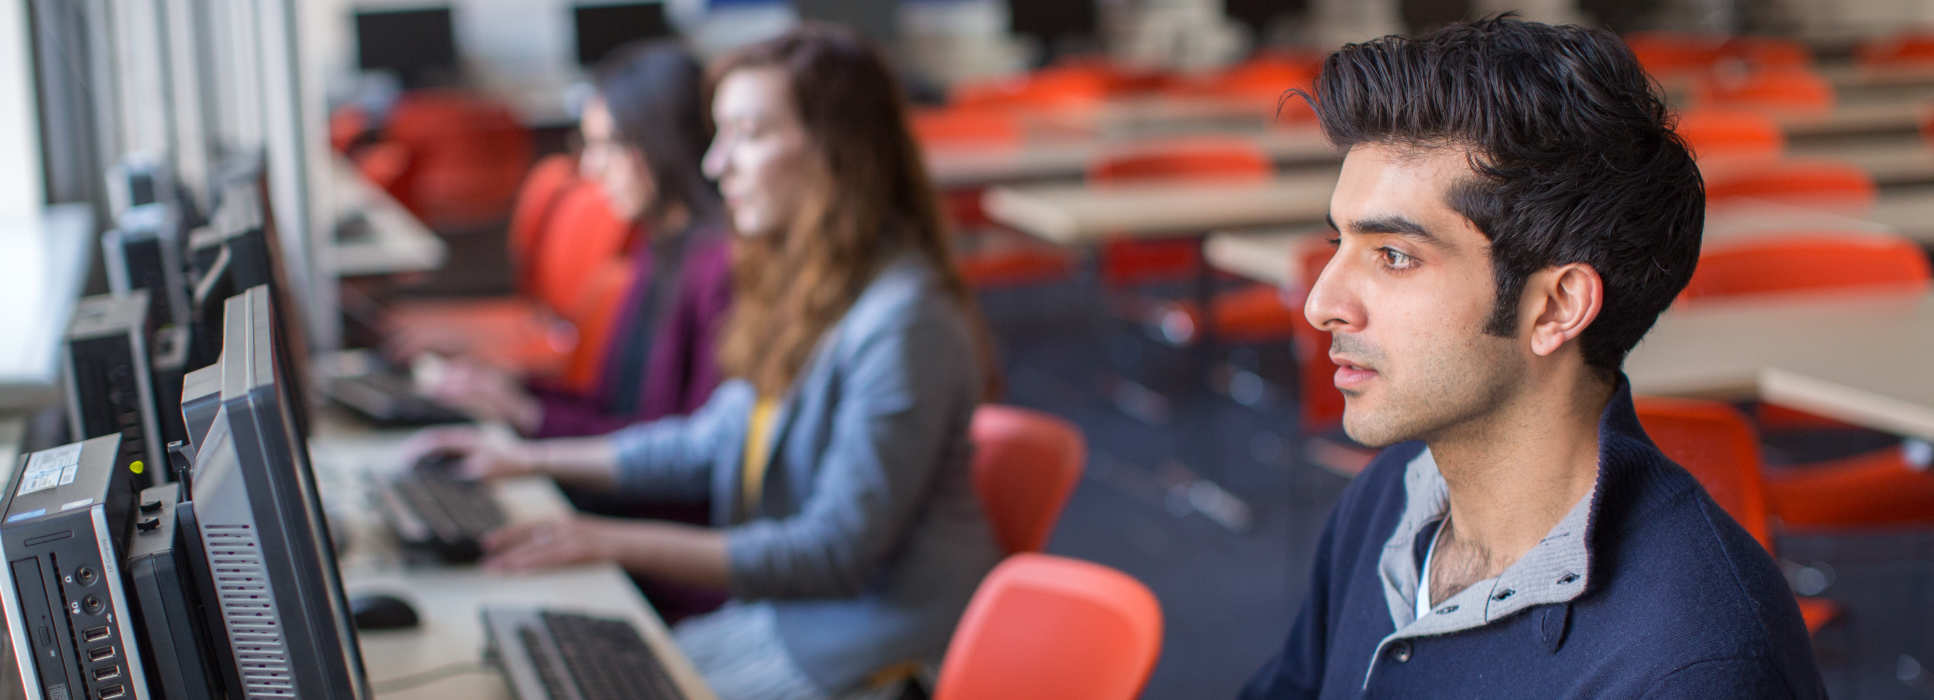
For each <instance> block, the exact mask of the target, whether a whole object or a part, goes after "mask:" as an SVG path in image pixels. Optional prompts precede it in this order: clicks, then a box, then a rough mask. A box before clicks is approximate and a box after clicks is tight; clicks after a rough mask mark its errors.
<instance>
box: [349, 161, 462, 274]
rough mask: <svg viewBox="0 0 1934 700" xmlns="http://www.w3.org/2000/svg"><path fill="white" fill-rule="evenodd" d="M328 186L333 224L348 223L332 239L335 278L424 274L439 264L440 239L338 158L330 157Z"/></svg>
mask: <svg viewBox="0 0 1934 700" xmlns="http://www.w3.org/2000/svg"><path fill="white" fill-rule="evenodd" d="M329 184H330V187H331V188H332V191H333V195H332V196H333V197H334V199H335V202H336V211H337V212H338V214H337V220H338V221H342V222H348V223H347V224H346V225H345V226H344V230H343V232H342V233H343V234H344V235H336V236H332V237H331V244H330V254H329V258H330V265H331V266H332V267H333V268H334V270H335V274H336V276H338V277H359V276H368V275H390V274H397V273H404V272H427V271H430V270H435V269H437V268H439V267H442V266H443V260H444V258H445V256H446V255H447V254H448V251H447V250H446V249H445V247H444V245H443V239H441V238H438V237H437V235H436V234H435V233H433V232H431V231H430V229H429V227H428V226H425V225H423V222H422V221H419V220H417V218H416V216H415V215H414V214H411V213H410V212H409V210H407V209H404V208H403V205H401V204H398V203H397V202H396V200H395V199H393V198H391V197H390V196H389V193H387V192H384V191H383V190H382V188H379V187H376V186H375V185H372V184H370V182H369V180H367V179H364V178H363V176H362V173H360V172H357V170H356V166H355V165H354V164H352V163H350V162H349V161H348V160H347V159H344V158H342V157H341V156H336V157H334V158H331V159H330V162H329Z"/></svg>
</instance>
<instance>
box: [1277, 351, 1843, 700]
mask: <svg viewBox="0 0 1934 700" xmlns="http://www.w3.org/2000/svg"><path fill="white" fill-rule="evenodd" d="M1423 450H1424V446H1423V445H1422V444H1419V443H1410V444H1404V445H1398V446H1394V447H1392V448H1390V449H1388V450H1385V451H1384V452H1383V453H1382V454H1380V455H1378V457H1377V459H1376V460H1375V461H1374V462H1372V464H1371V465H1370V467H1369V468H1368V469H1366V470H1365V471H1364V472H1363V473H1362V474H1361V475H1359V476H1358V477H1357V478H1356V481H1355V482H1353V483H1352V484H1350V486H1349V488H1347V489H1346V490H1345V491H1344V493H1343V496H1342V498H1341V500H1340V501H1339V502H1338V504H1337V506H1336V509H1335V510H1334V511H1332V512H1331V514H1330V518H1329V522H1328V524H1327V525H1326V526H1325V528H1324V532H1323V537H1322V540H1321V541H1320V542H1319V543H1318V546H1317V550H1316V557H1315V561H1314V562H1313V563H1312V566H1311V573H1310V586H1309V594H1308V598H1307V599H1306V600H1305V601H1304V604H1303V609H1302V611H1301V613H1299V614H1298V615H1297V618H1296V621H1295V623H1294V626H1293V627H1292V628H1291V629H1290V634H1289V640H1288V642H1287V644H1286V645H1285V646H1284V648H1283V651H1282V653H1281V654H1280V655H1279V656H1277V657H1276V658H1275V659H1273V660H1271V661H1270V662H1269V663H1268V664H1267V665H1266V666H1264V667H1263V669H1262V670H1261V671H1260V672H1258V673H1257V674H1256V676H1255V677H1254V678H1252V679H1251V680H1250V682H1249V686H1248V687H1247V688H1246V689H1245V690H1244V692H1243V697H1244V698H1304V697H1312V698H1313V697H1324V698H1337V697H1358V696H1367V697H1403V698H1419V697H1433V698H1435V697H1537V698H1555V697H1578V696H1594V697H1686V698H1732V697H1738V698H1786V697H1794V698H1817V697H1824V696H1825V691H1824V689H1823V688H1822V685H1821V681H1820V673H1819V669H1818V668H1817V667H1816V666H1815V664H1814V660H1813V649H1812V644H1811V642H1810V640H1809V639H1808V637H1807V632H1806V627H1805V625H1804V624H1803V623H1802V621H1801V618H1800V613H1799V609H1798V608H1797V606H1796V605H1795V604H1794V600H1793V593H1792V591H1791V590H1790V589H1789V588H1788V587H1787V585H1786V581H1785V579H1783V578H1782V577H1781V575H1780V572H1779V569H1778V568H1777V567H1776V566H1775V565H1774V563H1773V560H1772V558H1771V557H1769V556H1768V555H1767V553H1766V551H1765V550H1764V549H1763V548H1761V547H1760V545H1759V544H1758V542H1756V541H1755V540H1754V539H1753V538H1752V536H1751V535H1748V534H1747V533H1746V531H1745V530H1743V529H1742V528H1740V526H1739V524H1738V523H1736V522H1734V521H1733V519H1732V518H1731V517H1729V516H1727V514H1726V513H1725V511H1723V510H1721V509H1720V507H1719V506H1718V505H1717V504H1715V503H1714V502H1713V500H1712V498H1711V497H1710V496H1708V495H1706V492H1705V490H1704V489H1703V488H1701V487H1700V486H1699V484H1698V482H1696V481H1694V480H1693V478H1692V476H1691V475H1690V474H1687V473H1686V471H1685V470H1684V469H1682V468H1680V467H1679V466H1678V465H1676V464H1673V463H1672V462H1671V461H1669V460H1667V459H1666V458H1665V456H1664V455H1662V454H1660V453H1659V450H1658V448H1657V447H1655V446H1653V445H1652V443H1651V441H1650V440H1648V439H1647V438H1646V436H1645V433H1644V431H1643V430H1642V429H1641V428H1640V427H1639V424H1638V418H1637V416H1636V415H1634V413H1633V409H1632V397H1631V392H1630V389H1629V388H1628V385H1627V384H1626V382H1625V381H1624V379H1623V378H1622V377H1621V378H1620V381H1619V388H1618V390H1617V391H1616V392H1615V393H1614V395H1613V398H1612V400H1611V401H1610V402H1609V404H1608V405H1607V406H1606V408H1605V412H1604V414H1603V415H1602V417H1601V418H1600V420H1599V472H1598V481H1597V485H1596V487H1595V488H1594V490H1593V495H1592V496H1591V503H1590V506H1589V516H1588V519H1587V521H1586V526H1585V533H1584V537H1585V548H1586V550H1587V552H1588V555H1587V561H1588V563H1587V564H1586V566H1587V567H1589V574H1588V575H1587V576H1585V577H1583V581H1582V584H1583V589H1582V591H1581V592H1579V593H1577V594H1576V595H1575V596H1572V597H1571V598H1570V599H1569V600H1566V601H1560V602H1554V603H1550V604H1541V605H1536V606H1532V607H1528V608H1525V609H1523V610H1520V611H1516V612H1515V613H1513V614H1510V615H1508V616H1504V617H1501V618H1499V619H1493V620H1489V621H1488V622H1487V623H1485V624H1482V625H1481V626H1477V627H1475V628H1471V629H1465V630H1462V631H1456V632H1450V633H1447V634H1441V635H1434V636H1420V637H1414V638H1409V639H1401V640H1394V641H1391V642H1390V643H1388V644H1382V645H1381V646H1382V648H1381V650H1380V649H1379V646H1380V643H1382V642H1384V641H1385V637H1387V636H1390V635H1391V634H1392V633H1393V632H1395V631H1396V629H1397V628H1396V625H1397V624H1398V623H1397V622H1396V621H1395V620H1393V619H1392V616H1393V611H1392V606H1391V605H1390V604H1388V602H1387V601H1386V597H1385V593H1384V585H1383V583H1382V579H1380V578H1379V569H1378V567H1379V560H1380V558H1381V557H1382V556H1383V551H1384V549H1385V547H1386V544H1394V543H1391V542H1390V540H1391V538H1392V535H1393V533H1394V532H1395V530H1396V528H1397V526H1398V523H1399V521H1400V519H1401V518H1402V517H1403V515H1404V511H1405V503H1406V486H1405V471H1406V466H1407V465H1408V464H1409V463H1410V462H1411V461H1412V460H1413V459H1415V458H1417V457H1418V456H1419V455H1420V454H1421V453H1422V452H1423ZM1426 532H1429V533H1434V532H1435V529H1434V528H1430V529H1428V530H1427V531H1426ZM1429 539H1430V538H1429V537H1420V538H1418V541H1417V543H1416V546H1408V547H1405V548H1406V549H1409V550H1411V551H1410V552H1408V554H1410V555H1413V556H1417V557H1418V558H1419V559H1421V558H1422V557H1421V554H1422V552H1423V551H1424V545H1427V543H1428V541H1429ZM1404 544H1406V545H1408V544H1411V543H1404ZM1505 595H1509V592H1508V591H1506V592H1505ZM1373 661H1374V667H1373V664H1372V662H1373Z"/></svg>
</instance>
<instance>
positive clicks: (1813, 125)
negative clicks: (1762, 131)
mask: <svg viewBox="0 0 1934 700" xmlns="http://www.w3.org/2000/svg"><path fill="white" fill-rule="evenodd" d="M1928 113H1929V107H1928V102H1927V101H1926V100H1923V99H1918V98H1914V97H1913V96H1911V95H1909V96H1895V97H1889V98H1886V99H1881V98H1874V99H1867V100H1859V101H1848V102H1842V103H1840V104H1837V105H1835V106H1834V107H1833V108H1832V109H1830V110H1827V111H1825V112H1819V113H1810V114H1807V113H1802V114H1787V115H1779V116H1776V117H1775V120H1776V121H1778V122H1779V123H1780V127H1781V128H1782V129H1784V130H1785V131H1786V135H1787V137H1788V138H1789V139H1790V140H1792V141H1795V142H1797V143H1805V142H1807V141H1813V140H1825V139H1838V138H1843V137H1848V136H1877V135H1891V134H1909V133H1917V132H1919V131H1920V128H1921V122H1922V121H1923V120H1925V119H1926V118H1927V116H1928Z"/></svg>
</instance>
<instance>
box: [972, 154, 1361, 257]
mask: <svg viewBox="0 0 1934 700" xmlns="http://www.w3.org/2000/svg"><path fill="white" fill-rule="evenodd" d="M1335 185H1336V172H1335V169H1334V168H1329V169H1325V170H1322V171H1318V172H1313V173H1308V174H1299V175H1283V176H1278V177H1276V178H1272V179H1269V180H1261V181H1235V182H1215V181H1199V182H1197V181H1191V182H1185V183H1175V182H1169V183H1147V184H1144V183H1133V184H1130V183H1123V184H1119V185H1108V186H1104V187H1092V186H1088V185H1030V186H1020V187H996V188H994V189H991V190H988V192H987V194H986V196H985V197H984V198H983V200H982V203H983V205H984V207H985V208H986V210H987V214H988V216H989V217H990V218H992V219H993V220H994V221H996V222H999V223H1001V224H1005V225H1007V226H1011V227H1014V228H1015V229H1017V230H1020V231H1023V232H1026V233H1028V234H1031V235H1034V236H1038V237H1040V238H1043V239H1046V240H1048V241H1051V242H1054V243H1059V244H1061V245H1069V246H1080V245H1088V244H1093V243H1098V242H1101V241H1102V240H1105V239H1108V238H1120V237H1137V236H1172V235H1177V234H1182V235H1189V234H1195V235H1200V234H1203V233H1206V232H1208V231H1213V230H1219V229H1238V228H1257V227H1263V226H1283V225H1291V224H1315V223H1320V222H1322V221H1323V219H1324V215H1325V214H1326V213H1328V211H1329V206H1330V190H1331V189H1332V188H1333V187H1335Z"/></svg>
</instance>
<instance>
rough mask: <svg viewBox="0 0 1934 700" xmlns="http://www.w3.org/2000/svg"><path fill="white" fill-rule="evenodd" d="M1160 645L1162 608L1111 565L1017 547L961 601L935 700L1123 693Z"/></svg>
mask: <svg viewBox="0 0 1934 700" xmlns="http://www.w3.org/2000/svg"><path fill="white" fill-rule="evenodd" d="M1161 650H1162V608H1161V605H1160V603H1158V602H1157V601H1156V600H1155V595H1154V594H1153V593H1150V592H1149V590H1148V587H1147V586H1144V585H1142V584H1141V582H1139V581H1136V580H1135V579H1134V578H1131V577H1129V576H1128V575H1127V574H1124V573H1121V572H1119V571H1116V570H1114V569H1111V568H1108V567H1106V566H1102V565H1100V564H1092V563H1089V562H1084V561H1080V560H1076V559H1067V558H1063V557H1056V556H1050V555H1046V554H1016V555H1013V556H1010V557H1008V558H1007V560H1006V561H1003V562H1001V564H1000V566H997V567H994V570H993V571H992V572H991V573H989V574H987V578H986V579H985V580H983V581H982V582H981V584H980V589H979V590H977V591H975V593H974V598H973V600H972V601H971V602H969V603H968V604H967V612H966V613H965V614H964V615H962V616H961V619H960V626H959V627H958V628H957V629H955V630H954V637H953V641H952V642H950V643H949V644H948V645H947V657H946V660H945V661H944V662H942V664H941V667H940V678H939V681H938V682H937V683H936V684H935V686H934V694H933V697H934V699H935V700H979V699H981V698H1002V699H1003V700H1034V699H1037V698H1038V699H1040V700H1048V699H1050V698H1052V699H1054V700H1061V699H1063V698H1082V699H1083V700H1129V699H1131V698H1134V697H1136V696H1137V695H1138V694H1140V693H1141V691H1142V686H1144V685H1145V684H1147V682H1148V675H1149V673H1150V672H1151V671H1153V670H1154V668H1155V659H1156V657H1157V656H1158V655H1159V654H1160V653H1161Z"/></svg>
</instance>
